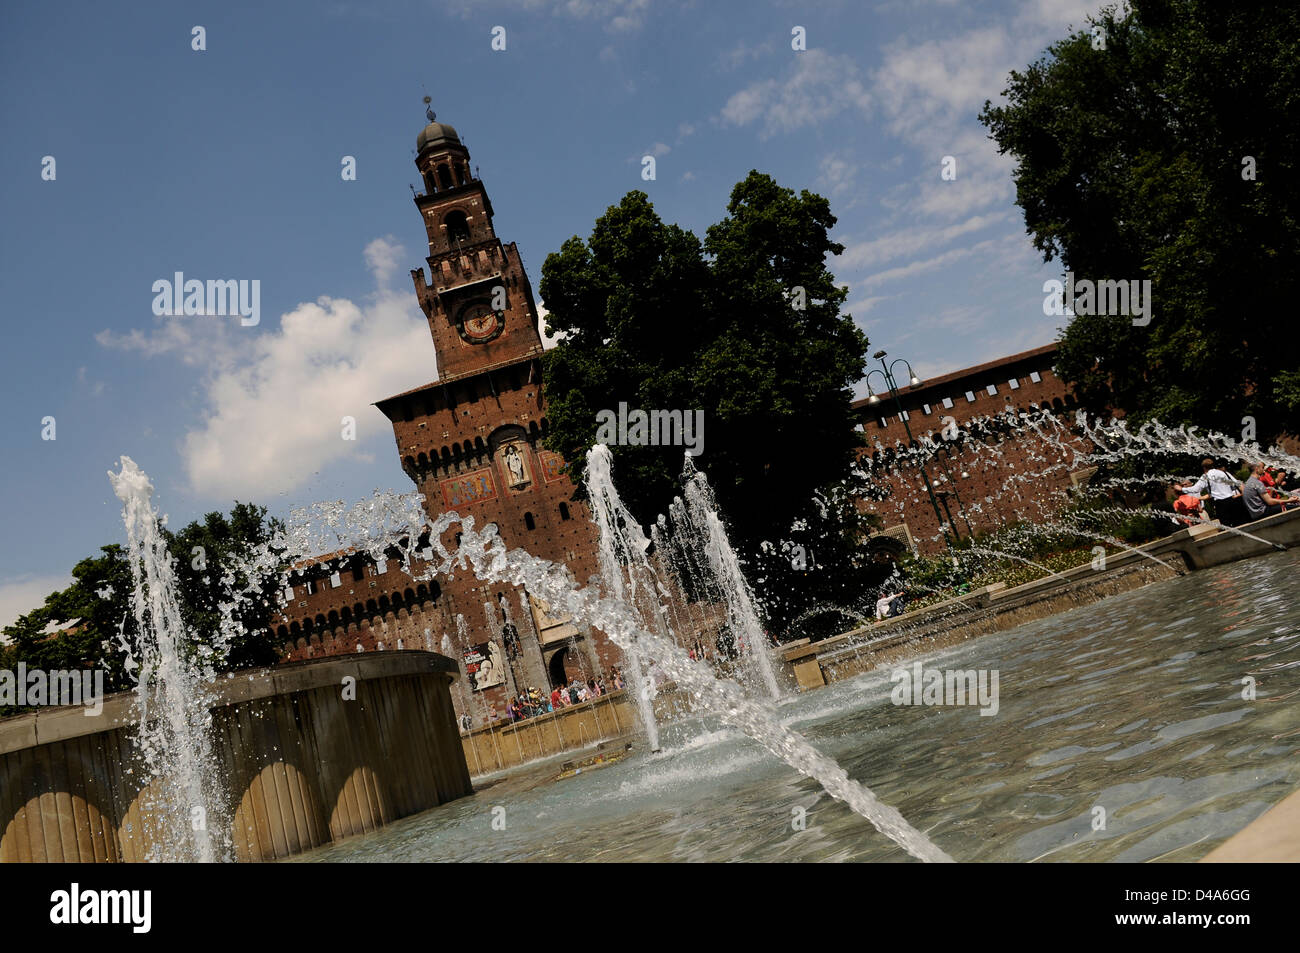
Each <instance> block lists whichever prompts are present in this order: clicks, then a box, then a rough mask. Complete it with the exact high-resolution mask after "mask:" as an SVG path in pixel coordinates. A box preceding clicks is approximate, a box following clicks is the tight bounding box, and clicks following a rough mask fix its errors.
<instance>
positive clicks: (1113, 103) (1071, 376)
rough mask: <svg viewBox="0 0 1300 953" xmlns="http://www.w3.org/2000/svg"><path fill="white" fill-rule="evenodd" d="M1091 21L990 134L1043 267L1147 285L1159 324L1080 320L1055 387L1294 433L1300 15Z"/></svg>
mask: <svg viewBox="0 0 1300 953" xmlns="http://www.w3.org/2000/svg"><path fill="white" fill-rule="evenodd" d="M1092 22H1093V25H1094V27H1095V29H1093V30H1080V31H1078V32H1076V33H1074V34H1072V35H1071V36H1069V37H1066V38H1065V39H1062V40H1061V41H1059V42H1057V43H1056V44H1054V45H1053V46H1051V47H1050V48H1049V50H1048V51H1047V54H1046V55H1045V56H1044V57H1043V58H1041V59H1040V60H1038V61H1037V62H1035V63H1033V64H1032V65H1030V66H1029V67H1028V68H1027V69H1025V70H1024V71H1022V72H1014V73H1012V74H1011V77H1010V82H1009V86H1008V88H1007V89H1006V90H1005V91H1004V93H1003V95H1004V96H1005V98H1006V100H1007V102H1006V104H1005V105H998V106H994V105H993V104H992V103H988V102H986V103H985V106H984V109H983V112H982V113H981V116H980V118H981V120H982V121H983V122H984V123H985V125H986V126H987V127H988V129H989V131H990V135H991V138H993V139H994V140H995V141H996V142H997V144H998V146H999V149H1000V151H1001V152H1003V153H1009V154H1011V155H1013V156H1014V157H1015V158H1016V160H1017V163H1018V166H1017V169H1016V171H1015V183H1016V202H1017V204H1018V205H1019V206H1020V207H1021V209H1022V210H1023V212H1024V217H1025V226H1026V229H1027V231H1028V232H1029V233H1030V235H1031V236H1032V237H1033V242H1034V245H1035V247H1036V248H1037V249H1038V250H1039V251H1040V252H1042V254H1043V256H1044V260H1046V261H1050V260H1053V259H1059V260H1060V262H1061V263H1062V265H1063V266H1064V268H1065V269H1067V270H1070V271H1072V272H1073V273H1074V274H1075V276H1076V278H1078V277H1084V278H1087V279H1090V280H1100V279H1106V280H1116V279H1123V280H1138V279H1149V280H1150V281H1151V282H1152V296H1153V300H1154V306H1153V311H1152V316H1151V321H1150V323H1149V324H1148V325H1146V326H1135V325H1133V324H1132V322H1131V321H1129V320H1127V319H1125V318H1122V317H1106V316H1087V315H1078V316H1076V317H1074V318H1072V319H1071V320H1070V321H1069V323H1068V325H1067V326H1066V327H1065V328H1064V329H1063V333H1062V336H1061V341H1060V357H1059V361H1058V365H1057V366H1058V369H1059V371H1060V372H1061V373H1062V375H1063V376H1064V377H1066V378H1067V379H1068V380H1071V381H1072V382H1074V383H1075V385H1076V387H1077V391H1078V393H1079V395H1080V399H1081V401H1082V402H1083V404H1084V406H1085V407H1087V408H1088V409H1090V410H1091V411H1093V412H1096V413H1108V412H1111V411H1113V410H1116V409H1120V410H1123V411H1124V412H1125V413H1126V414H1127V415H1128V416H1130V417H1133V418H1136V419H1137V420H1145V419H1150V418H1158V419H1159V420H1161V421H1162V422H1164V423H1166V424H1173V425H1179V424H1192V425H1199V426H1201V427H1206V428H1213V429H1217V430H1222V431H1224V432H1227V433H1230V434H1237V433H1242V434H1243V436H1244V437H1246V438H1247V439H1249V438H1250V437H1251V436H1252V434H1251V432H1250V429H1249V426H1248V422H1247V426H1245V427H1243V418H1245V417H1251V418H1254V421H1255V422H1256V426H1257V431H1258V439H1259V440H1260V441H1261V442H1262V443H1263V442H1267V441H1270V440H1272V439H1273V438H1275V437H1276V436H1278V435H1279V434H1282V433H1291V434H1294V433H1296V432H1297V422H1298V419H1300V337H1298V336H1297V330H1296V325H1295V322H1294V320H1293V318H1292V314H1291V312H1290V305H1291V304H1292V302H1293V301H1294V299H1295V293H1296V291H1297V281H1300V270H1298V269H1297V268H1296V262H1297V252H1300V229H1298V228H1297V224H1298V223H1297V214H1298V213H1300V204H1298V202H1297V199H1298V198H1300V196H1298V194H1297V189H1298V188H1300V180H1298V177H1297V169H1296V163H1297V161H1300V7H1297V6H1296V5H1295V4H1293V3H1286V2H1269V0H1262V2H1259V3H1223V2H1219V0H1132V3H1131V5H1130V9H1128V10H1124V11H1119V10H1116V9H1115V8H1108V9H1107V10H1105V11H1103V12H1102V13H1101V14H1100V15H1099V16H1098V17H1097V18H1096V19H1094V20H1093V21H1092Z"/></svg>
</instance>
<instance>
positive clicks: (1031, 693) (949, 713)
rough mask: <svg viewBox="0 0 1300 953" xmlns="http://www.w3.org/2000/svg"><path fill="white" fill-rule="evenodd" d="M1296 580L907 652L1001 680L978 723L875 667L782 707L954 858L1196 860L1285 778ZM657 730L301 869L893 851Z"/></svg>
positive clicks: (688, 733)
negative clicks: (596, 761) (901, 693)
mask: <svg viewBox="0 0 1300 953" xmlns="http://www.w3.org/2000/svg"><path fill="white" fill-rule="evenodd" d="M1298 575H1300V554H1297V553H1285V554H1281V553H1279V554H1276V555H1273V556H1269V557H1266V558H1262V559H1255V560H1248V561H1246V562H1242V563H1237V564H1235V565H1232V566H1227V567H1223V568H1220V569H1214V570H1208V571H1205V572H1201V573H1196V574H1192V575H1188V576H1185V577H1182V578H1179V579H1173V580H1169V581H1167V582H1162V583H1157V584H1155V585H1152V586H1148V587H1146V588H1145V589H1141V590H1138V591H1135V592H1130V593H1126V594H1123V595H1119V596H1115V597H1112V598H1110V599H1108V600H1106V601H1103V602H1100V603H1097V604H1095V605H1092V606H1088V607H1086V608H1083V609H1076V610H1074V611H1072V612H1068V613H1064V614H1061V615H1057V616H1052V617H1050V618H1047V619H1043V620H1040V621H1037V622H1032V623H1029V624H1026V625H1022V626H1019V627H1017V628H1015V629H1011V630H1008V631H1006V632H1002V633H999V634H996V635H989V636H984V637H982V638H979V639H975V640H972V641H970V642H967V643H965V644H964V645H962V646H959V647H957V648H955V649H948V650H944V651H942V652H936V653H931V654H928V655H922V656H919V659H920V660H921V661H922V662H923V664H924V666H925V667H927V668H939V669H988V670H997V671H998V673H999V688H1000V693H1001V694H1000V707H999V710H998V713H997V714H996V715H995V716H992V717H986V716H981V715H980V714H979V709H978V708H976V707H962V708H956V707H951V708H944V707H923V706H915V707H913V706H896V705H894V704H892V702H891V700H890V693H891V690H892V689H893V687H894V686H893V683H892V682H891V681H890V679H889V674H890V673H889V671H887V670H883V671H877V672H871V673H868V674H867V675H864V676H861V677H859V678H857V679H853V680H851V681H847V682H840V683H837V684H835V685H832V686H829V687H827V688H824V689H819V690H817V691H815V692H810V693H808V694H805V695H800V696H797V697H795V698H792V699H790V700H788V701H786V702H784V703H783V704H782V705H781V708H780V713H781V717H782V720H783V721H784V722H785V724H787V725H789V726H792V727H794V728H796V729H797V730H799V731H800V732H802V733H803V734H804V735H805V736H806V737H808V738H809V740H811V741H812V742H813V743H814V744H815V745H816V746H817V747H819V748H820V749H821V750H822V751H824V752H825V753H827V754H829V755H831V756H832V757H834V758H836V759H837V760H838V761H839V762H840V763H841V764H842V765H843V766H844V767H845V769H846V770H847V771H848V772H849V774H850V775H851V776H852V777H854V778H856V779H858V780H860V781H862V782H864V783H865V784H867V785H869V786H870V787H871V788H872V789H873V790H874V791H875V792H876V794H877V795H879V797H880V798H881V799H882V800H883V801H885V802H886V803H888V804H892V805H894V806H895V807H897V808H898V809H899V810H900V811H901V812H902V813H903V815H904V816H905V817H906V818H907V819H908V820H909V821H911V823H912V824H913V825H915V826H916V827H917V828H919V829H920V830H922V831H925V832H926V833H927V834H929V835H930V837H931V838H933V840H934V841H935V842H936V843H937V844H938V845H939V846H940V847H941V848H942V849H943V850H945V851H947V852H948V853H949V854H950V855H951V856H952V857H953V858H955V859H956V860H959V861H979V860H995V861H1030V860H1051V861H1056V860H1069V861H1103V860H1118V861H1146V860H1178V861H1190V860H1196V859H1198V858H1199V857H1201V856H1203V855H1204V854H1206V853H1207V852H1209V851H1210V850H1211V849H1212V848H1213V847H1215V846H1216V845H1218V844H1220V843H1222V842H1223V840H1225V839H1226V838H1227V837H1228V836H1230V835H1231V834H1233V833H1235V832H1236V831H1238V830H1240V829H1241V828H1242V827H1244V826H1245V825H1246V824H1247V823H1249V822H1250V821H1251V820H1253V819H1254V818H1255V817H1257V816H1259V815H1260V814H1262V813H1263V812H1264V811H1265V810H1267V809H1268V808H1269V807H1271V806H1272V805H1273V804H1275V803H1277V802H1278V801H1280V800H1281V799H1282V798H1283V797H1284V796H1285V795H1286V794H1288V793H1290V792H1291V791H1292V790H1293V789H1294V788H1295V786H1296V784H1297V782H1300V750H1298V749H1300V609H1298V608H1297V606H1296V599H1295V594H1296V584H1297V579H1298ZM1247 676H1249V677H1251V678H1253V679H1254V680H1255V682H1256V684H1257V687H1256V692H1257V698H1256V699H1255V700H1253V701H1250V700H1246V699H1244V698H1243V696H1242V693H1243V688H1244V686H1243V679H1244V678H1246V677H1247ZM663 734H664V738H663V741H664V744H665V747H666V749H668V750H666V751H665V753H663V754H660V755H646V754H637V755H635V756H633V757H631V758H628V759H627V760H625V761H623V762H620V763H618V764H615V765H613V766H611V767H607V768H603V769H600V770H594V771H588V772H585V773H583V774H580V775H578V776H576V777H573V778H569V779H566V780H561V781H554V782H550V781H549V778H551V777H552V776H553V775H554V774H555V773H556V772H557V771H558V762H552V763H551V764H550V765H542V766H536V767H533V768H531V769H528V768H526V769H523V770H518V771H515V772H512V774H511V775H510V776H509V777H506V778H504V779H495V778H489V779H487V780H486V782H479V784H478V787H479V791H478V793H477V794H475V795H474V796H473V797H469V798H464V799H462V800H460V801H456V802H453V803H451V804H447V805H443V806H441V807H439V808H436V809H434V810H432V811H428V812H426V813H424V814H420V815H417V816H415V817H410V818H405V819H403V820H401V821H399V822H397V823H395V824H393V825H391V826H390V827H388V828H385V829H384V830H382V831H379V832H377V833H375V834H372V835H368V836H365V837H361V838H354V839H351V840H348V841H344V842H342V843H339V844H335V845H332V846H330V847H326V848H323V849H321V850H318V851H315V852H313V853H311V854H307V855H304V856H303V857H301V858H298V859H301V860H308V861H374V860H401V861H474V860H495V861H509V860H760V861H761V860H872V861H879V860H890V861H894V860H909V859H910V858H909V857H908V856H907V855H906V854H905V853H903V851H902V850H901V849H900V848H898V847H896V846H895V845H894V844H893V843H891V842H890V841H889V840H887V839H886V838H885V837H884V836H882V835H881V834H879V833H877V832H876V830H875V829H874V828H872V827H871V825H870V824H869V823H868V822H867V821H865V820H863V819H862V818H861V817H859V816H858V815H856V814H854V813H852V812H851V811H849V810H848V809H847V808H845V807H844V806H843V805H842V804H840V803H839V802H837V801H834V800H833V799H831V798H830V797H829V796H828V795H827V794H825V792H823V791H822V790H821V788H820V787H819V786H818V785H817V784H816V783H815V782H812V781H810V780H807V779H805V778H802V777H800V776H799V775H797V774H795V773H794V772H793V771H791V770H790V769H789V768H787V767H785V766H784V765H783V764H781V763H780V762H777V761H775V760H774V759H773V758H772V757H771V756H770V755H768V754H767V753H766V752H765V751H764V750H763V749H761V748H759V747H758V746H757V745H755V744H753V743H752V742H750V741H748V740H747V739H746V738H744V737H743V736H741V735H739V734H738V733H736V732H733V731H731V730H730V729H728V728H726V727H725V726H724V725H722V724H721V723H719V722H717V721H716V720H709V719H698V718H697V719H691V720H689V721H686V722H679V723H677V724H673V725H669V726H666V727H665V729H664V732H663ZM570 757H572V755H570ZM494 808H502V809H503V811H496V812H495V813H494V810H493V809H494ZM800 809H802V811H804V812H806V829H804V830H795V829H794V823H793V821H794V820H795V818H796V817H797V816H798V814H799V813H801V811H800ZM1098 809H1100V810H1098ZM1102 812H1104V814H1103V813H1102ZM494 817H495V818H496V819H497V826H498V827H499V826H500V824H501V822H502V820H504V825H505V829H504V830H498V829H494V827H493V820H494ZM1103 821H1104V826H1102V822H1103ZM1094 828H1098V829H1094Z"/></svg>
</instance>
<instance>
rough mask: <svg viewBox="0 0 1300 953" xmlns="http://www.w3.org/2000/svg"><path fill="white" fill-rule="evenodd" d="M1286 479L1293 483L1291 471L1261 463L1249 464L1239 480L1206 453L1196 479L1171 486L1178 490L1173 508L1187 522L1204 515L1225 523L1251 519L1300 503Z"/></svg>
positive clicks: (1203, 517)
mask: <svg viewBox="0 0 1300 953" xmlns="http://www.w3.org/2000/svg"><path fill="white" fill-rule="evenodd" d="M1288 483H1290V484H1292V485H1295V483H1296V480H1295V477H1294V476H1293V475H1289V474H1286V473H1284V472H1283V471H1281V470H1279V469H1277V468H1276V467H1269V466H1267V465H1265V464H1263V463H1256V464H1254V465H1253V466H1251V468H1250V476H1248V477H1247V478H1246V479H1245V480H1240V479H1238V478H1237V477H1235V476H1233V475H1232V474H1231V473H1229V472H1228V471H1227V470H1225V469H1224V468H1222V467H1220V466H1219V465H1218V464H1217V463H1216V462H1215V461H1214V460H1211V459H1210V458H1209V457H1206V458H1205V459H1204V460H1202V461H1201V477H1200V479H1199V480H1197V481H1195V482H1194V483H1189V484H1186V485H1177V486H1175V487H1174V490H1175V491H1176V492H1177V493H1178V494H1179V496H1178V498H1177V499H1176V500H1174V512H1176V513H1178V514H1179V515H1180V516H1182V517H1183V518H1184V521H1185V522H1189V523H1191V522H1196V521H1198V520H1200V519H1205V518H1209V519H1217V520H1218V521H1219V522H1220V523H1223V524H1224V525H1226V526H1240V525H1242V524H1243V523H1253V522H1254V521H1255V520H1261V519H1263V518H1264V517H1266V516H1274V515H1276V514H1278V513H1281V512H1282V511H1283V510H1287V509H1291V508H1294V507H1296V506H1300V497H1298V496H1296V495H1295V494H1294V491H1292V490H1289V489H1287V484H1288Z"/></svg>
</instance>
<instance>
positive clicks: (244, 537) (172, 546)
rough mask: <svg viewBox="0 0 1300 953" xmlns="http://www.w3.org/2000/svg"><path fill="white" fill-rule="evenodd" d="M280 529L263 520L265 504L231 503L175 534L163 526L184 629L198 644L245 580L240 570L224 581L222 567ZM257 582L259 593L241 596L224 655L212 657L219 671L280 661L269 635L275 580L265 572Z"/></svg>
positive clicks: (217, 622)
mask: <svg viewBox="0 0 1300 953" xmlns="http://www.w3.org/2000/svg"><path fill="white" fill-rule="evenodd" d="M282 529H283V527H282V526H281V525H280V523H279V521H278V520H273V519H272V520H268V519H267V518H266V507H263V506H256V505H254V504H251V503H236V504H235V505H234V507H233V508H232V509H231V511H230V516H229V518H227V517H226V516H224V515H222V514H221V513H218V512H213V513H208V514H207V515H206V516H204V517H203V519H202V520H195V521H194V522H192V523H190V524H189V525H188V526H185V527H184V528H182V529H181V530H179V531H178V532H175V533H173V532H171V531H170V530H166V529H164V530H163V532H164V534H165V535H166V537H167V548H168V549H169V550H170V551H171V553H172V555H173V556H174V557H175V559H176V563H175V569H176V582H177V587H178V588H179V589H180V592H181V613H182V615H183V616H184V617H185V625H186V627H187V628H188V629H189V630H190V631H191V632H194V633H196V634H200V635H199V641H200V644H202V643H203V642H208V641H210V640H211V638H212V635H213V634H215V633H216V632H218V631H219V627H220V624H221V610H220V604H221V603H222V602H230V601H231V599H232V597H233V594H234V593H235V592H240V591H243V590H244V589H245V587H246V586H247V584H248V580H247V579H246V577H244V576H243V575H242V574H233V575H232V577H231V578H230V579H226V578H225V577H224V574H225V573H226V572H228V571H229V570H228V569H227V567H231V566H234V565H236V564H237V562H238V560H240V559H241V558H242V557H246V556H248V555H250V554H251V552H252V550H253V549H254V548H256V547H258V546H261V545H263V544H265V543H267V542H268V541H269V540H270V539H271V538H272V536H274V535H275V533H276V532H277V531H280V530H282ZM256 582H257V586H256V591H257V592H260V593H261V595H260V596H259V597H253V598H244V599H241V600H240V602H239V608H238V610H237V611H236V613H235V618H234V621H236V622H237V623H238V625H239V631H238V632H237V633H236V634H235V635H234V636H233V637H232V638H231V640H230V643H229V645H228V646H227V647H226V649H227V650H226V653H225V655H224V656H223V657H221V658H218V659H216V660H215V662H216V665H217V668H218V669H223V670H228V669H237V668H249V667H252V666H258V665H274V664H275V663H276V661H278V660H279V657H280V652H279V646H278V645H277V644H276V641H275V640H274V639H273V637H272V635H271V617H272V615H273V614H274V611H275V599H274V592H275V589H276V580H275V578H274V577H272V576H268V577H267V578H265V579H261V580H256Z"/></svg>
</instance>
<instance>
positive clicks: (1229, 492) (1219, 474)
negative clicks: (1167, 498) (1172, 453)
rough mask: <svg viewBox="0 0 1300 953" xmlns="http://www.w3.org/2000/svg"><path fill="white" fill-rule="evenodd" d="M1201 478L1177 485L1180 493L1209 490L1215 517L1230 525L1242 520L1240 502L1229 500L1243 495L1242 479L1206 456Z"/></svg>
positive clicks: (1202, 465)
mask: <svg viewBox="0 0 1300 953" xmlns="http://www.w3.org/2000/svg"><path fill="white" fill-rule="evenodd" d="M1201 471H1202V472H1201V478H1200V479H1199V480H1197V481H1196V482H1195V483H1190V484H1188V485H1187V486H1178V487H1175V489H1177V490H1178V491H1179V492H1180V493H1189V494H1191V495H1192V496H1200V495H1201V494H1202V493H1204V492H1206V491H1207V490H1208V491H1209V493H1210V506H1211V507H1212V508H1213V509H1212V511H1211V512H1212V513H1213V514H1214V517H1215V518H1216V519H1217V520H1218V521H1219V522H1221V523H1226V524H1228V525H1229V526H1235V525H1236V524H1237V523H1238V522H1240V519H1239V517H1240V515H1241V514H1240V513H1239V512H1238V511H1239V510H1240V506H1241V505H1240V503H1239V502H1229V501H1235V500H1238V498H1240V496H1241V481H1239V480H1238V479H1237V478H1236V477H1234V476H1232V475H1231V474H1229V473H1225V472H1224V471H1223V470H1220V469H1219V468H1218V467H1216V466H1215V465H1214V461H1213V460H1211V459H1210V458H1209V457H1206V458H1205V459H1204V460H1202V461H1201Z"/></svg>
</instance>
